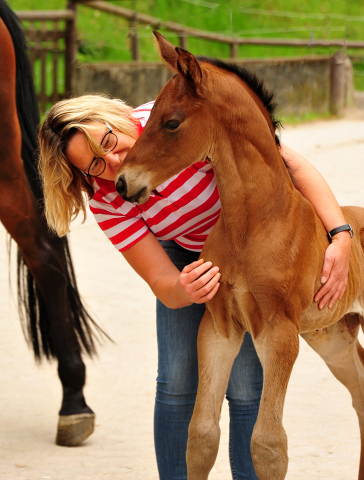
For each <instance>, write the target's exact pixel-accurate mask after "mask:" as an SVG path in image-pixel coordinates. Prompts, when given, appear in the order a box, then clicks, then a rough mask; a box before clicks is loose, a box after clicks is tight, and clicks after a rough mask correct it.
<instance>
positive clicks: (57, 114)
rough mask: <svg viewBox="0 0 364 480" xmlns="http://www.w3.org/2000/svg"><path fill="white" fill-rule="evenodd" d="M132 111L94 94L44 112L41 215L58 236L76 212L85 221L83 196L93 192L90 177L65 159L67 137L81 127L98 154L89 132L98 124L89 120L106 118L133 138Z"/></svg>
mask: <svg viewBox="0 0 364 480" xmlns="http://www.w3.org/2000/svg"><path fill="white" fill-rule="evenodd" d="M132 112H133V109H132V108H131V107H129V106H128V105H127V104H126V103H124V102H123V101H121V100H119V99H115V98H110V97H107V96H105V95H100V94H96V95H83V96H81V97H77V98H71V99H67V100H62V101H60V102H57V103H56V104H55V105H53V106H52V108H51V109H50V110H49V111H48V112H47V113H46V116H45V119H44V121H43V123H42V125H41V127H40V130H39V135H38V138H39V170H40V174H41V178H42V183H43V190H44V206H45V216H46V219H47V222H48V225H49V227H50V228H51V229H52V230H54V231H55V232H56V233H57V234H58V235H59V236H63V235H66V233H67V232H69V227H70V223H71V221H72V220H73V219H74V218H76V217H77V215H78V214H79V213H80V212H82V213H83V221H85V219H86V205H87V197H88V198H92V197H93V194H94V190H93V186H92V180H91V179H90V178H89V177H86V176H85V175H84V174H83V173H82V172H80V171H79V170H78V169H77V168H76V167H74V166H73V165H72V164H71V163H70V162H69V161H68V159H67V156H66V149H67V146H68V143H69V141H70V140H71V138H72V137H73V136H74V135H75V134H76V132H77V131H82V132H83V133H84V134H85V137H86V141H87V143H88V145H89V147H90V149H91V150H92V151H93V152H94V153H95V155H102V154H103V153H104V152H103V151H102V148H101V147H100V145H98V144H97V142H96V141H95V140H94V138H93V137H92V135H90V131H92V130H96V129H99V128H100V127H99V126H97V125H93V124H94V123H104V122H108V123H109V124H110V125H111V127H112V128H114V129H115V130H118V131H120V132H122V133H124V134H126V135H129V136H130V137H133V138H137V126H136V123H137V120H136V119H135V118H134V117H133V115H132Z"/></svg>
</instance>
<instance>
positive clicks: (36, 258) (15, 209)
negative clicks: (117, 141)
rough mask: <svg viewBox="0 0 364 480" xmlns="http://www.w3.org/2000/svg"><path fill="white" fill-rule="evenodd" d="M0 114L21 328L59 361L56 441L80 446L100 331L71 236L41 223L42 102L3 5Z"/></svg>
mask: <svg viewBox="0 0 364 480" xmlns="http://www.w3.org/2000/svg"><path fill="white" fill-rule="evenodd" d="M0 112H1V113H0V150H1V156H0V190H1V200H0V221H1V222H2V223H3V225H4V226H5V228H6V230H7V231H8V232H9V234H10V235H11V237H12V238H13V239H14V240H15V241H16V243H17V245H18V252H19V253H18V300H19V306H20V311H21V312H22V319H23V330H24V332H25V333H26V338H27V339H28V341H29V343H30V344H31V345H32V346H33V349H34V354H35V357H36V358H37V359H41V358H42V357H46V358H48V359H51V358H56V359H57V360H58V373H59V378H60V380H61V382H62V387H63V399H62V405H61V409H60V412H59V413H60V416H59V423H58V432H57V438H56V443H57V444H58V445H66V446H73V445H79V444H80V443H81V442H82V441H83V440H84V439H85V438H87V437H88V436H89V435H90V434H91V433H92V432H93V429H94V418H95V415H94V413H93V412H92V410H91V409H90V408H89V407H88V405H87V404H86V402H85V399H84V396H83V386H84V384H85V375H86V370H85V365H84V363H83V360H82V358H81V351H82V350H84V351H85V352H87V353H88V354H92V353H94V352H95V345H94V333H95V331H97V330H99V329H98V327H97V326H96V325H95V323H94V322H93V320H92V319H91V317H90V316H89V314H88V313H87V311H86V310H85V308H84V307H83V305H82V302H81V300H80V297H79V293H78V290H77V285H76V280H75V276H74V272H73V266H72V262H71V258H70V253H69V249H68V243H67V239H66V237H64V238H58V237H56V236H53V235H51V234H50V232H49V230H48V228H47V225H46V223H45V221H44V219H43V203H42V199H43V195H42V189H41V185H40V183H39V180H38V176H37V170H36V152H37V125H38V123H39V113H38V104H37V100H36V97H35V93H34V88H33V81H32V76H31V71H30V65H29V62H28V57H27V53H26V43H25V38H24V35H23V31H22V28H21V25H20V23H19V21H18V19H17V17H16V16H15V14H14V13H13V12H12V11H11V9H10V8H9V6H8V5H7V4H6V3H5V2H4V0H0ZM93 327H96V330H95V329H94V328H93ZM99 331H100V330H99Z"/></svg>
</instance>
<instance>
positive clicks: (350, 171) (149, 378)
mask: <svg viewBox="0 0 364 480" xmlns="http://www.w3.org/2000/svg"><path fill="white" fill-rule="evenodd" d="M282 139H283V141H285V142H286V143H287V144H288V145H290V146H292V147H293V148H295V149H296V150H298V151H299V152H301V153H302V154H303V155H305V156H306V158H307V159H309V160H310V161H311V162H312V163H314V164H315V165H316V167H317V168H318V169H319V171H320V172H321V173H322V174H323V175H324V177H325V178H326V180H327V181H328V183H329V184H330V186H331V188H332V189H333V191H334V193H335V194H336V196H337V198H338V200H339V203H340V204H341V205H349V204H352V205H361V206H364V117H363V114H358V113H356V112H352V114H351V115H350V116H348V117H346V118H345V119H341V120H330V121H320V122H314V123H309V124H304V125H300V126H297V127H286V128H285V129H284V130H283V131H282ZM0 237H1V238H0V264H1V265H2V269H1V271H0V288H1V298H0V324H1V336H0V365H1V370H0V406H1V409H0V478H1V479H3V480H5V479H6V480H16V479H28V480H38V479H57V480H69V479H72V480H101V479H102V480H109V479H110V480H157V479H158V474H157V469H156V462H155V456H154V449H153V404H154V392H155V378H156V368H157V352H156V334H155V320H154V308H155V307H154V304H155V301H154V297H153V294H152V293H151V292H150V291H149V289H148V287H147V285H146V284H144V283H143V281H142V280H140V279H139V278H138V276H137V275H136V274H135V273H134V272H133V271H132V270H131V268H130V267H129V266H128V265H127V264H126V262H125V261H124V260H123V258H122V256H121V255H120V254H119V253H118V252H117V251H116V250H114V248H113V247H112V245H111V244H110V243H109V241H108V240H107V239H106V238H105V237H104V235H103V233H102V232H101V231H99V229H98V227H97V225H96V224H95V222H94V220H93V218H92V217H91V216H89V218H88V220H87V222H86V224H84V225H80V221H79V220H77V221H75V222H74V224H73V225H72V232H71V234H70V243H71V248H72V254H73V259H74V263H75V269H76V273H77V279H78V283H79V287H80V290H81V292H82V295H83V298H84V300H85V302H86V304H87V305H88V306H89V308H90V310H91V311H92V312H93V314H94V315H95V317H96V318H97V319H98V321H99V322H100V324H101V325H102V326H103V327H104V328H105V329H106V331H107V332H108V333H109V335H110V336H111V337H112V338H113V339H114V341H115V343H114V344H112V343H104V344H103V345H102V346H100V348H99V357H98V358H97V359H95V360H88V359H86V363H87V386H86V389H85V394H86V398H87V401H88V404H89V405H90V406H91V408H93V409H94V411H95V412H96V415H97V417H96V429H95V433H94V434H93V435H92V436H91V437H90V438H89V439H88V440H87V441H86V442H85V443H84V444H83V445H82V446H81V447H77V448H65V447H58V446H56V445H55V443H54V439H55V434H56V424H57V412H58V409H59V407H60V400H61V387H60V383H59V380H58V377H57V375H56V365H55V364H50V365H49V364H42V365H40V366H38V365H36V364H35V362H34V361H33V358H32V353H31V352H30V351H29V350H28V348H27V346H26V344H25V341H24V339H23V336H22V332H21V327H20V323H19V320H18V316H17V312H16V308H15V306H14V304H15V296H16V295H15V294H16V290H15V283H14V280H15V270H14V261H13V263H12V265H11V268H10V272H11V280H12V281H11V284H12V292H10V289H9V269H8V260H7V250H6V235H5V232H4V229H3V228H2V227H1V226H0ZM13 251H14V252H15V248H14V249H13ZM284 426H285V428H286V431H287V434H288V442H289V457H290V464H289V471H288V475H287V478H288V479H291V480H293V479H294V480H303V479H305V480H306V479H310V480H311V479H315V480H321V479H330V480H353V479H355V478H357V468H358V458H359V431H358V425H357V420H356V415H355V412H354V410H353V409H352V407H351V400H350V397H349V394H348V393H347V391H346V390H345V388H344V387H343V386H342V385H340V384H339V383H338V382H337V381H336V380H335V379H334V378H333V376H332V375H331V373H330V372H329V371H328V369H327V368H326V366H325V364H324V363H323V362H322V360H321V359H320V358H319V357H318V356H317V355H316V354H315V353H314V352H312V351H311V350H310V349H309V347H308V346H307V345H306V344H305V343H304V342H301V351H300V355H299V358H298V360H297V362H296V364H295V367H294V371H293V374H292V378H291V382H290V385H289V390H288V394H287V400H286V404H285V415H284ZM221 427H222V439H221V446H220V451H219V455H218V459H217V462H216V465H215V466H214V468H213V471H212V473H211V475H210V479H211V480H226V479H229V478H231V475H230V470H229V462H228V447H227V444H228V415H227V408H226V404H225V405H224V408H223V414H222V419H221Z"/></svg>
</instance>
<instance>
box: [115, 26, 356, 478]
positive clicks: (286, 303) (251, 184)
mask: <svg viewBox="0 0 364 480" xmlns="http://www.w3.org/2000/svg"><path fill="white" fill-rule="evenodd" d="M156 37H157V40H158V44H159V48H160V51H161V54H162V57H163V58H164V59H165V60H166V61H167V62H168V63H169V65H170V66H171V67H172V68H173V69H174V71H175V72H176V75H175V76H174V77H173V78H172V79H171V80H170V81H169V82H168V83H167V84H166V86H165V87H164V89H163V90H162V92H161V93H160V95H159V96H158V98H157V100H156V102H155V105H154V108H153V111H152V113H151V116H150V118H149V120H148V123H147V125H146V127H145V129H144V130H143V133H142V134H141V136H140V138H139V139H138V140H137V142H136V143H135V146H134V147H133V149H132V150H131V151H130V153H129V154H128V156H127V158H126V160H125V161H124V163H123V165H122V166H121V169H120V172H119V175H118V176H117V178H116V186H117V189H118V191H119V193H120V194H121V196H122V197H123V198H124V199H126V200H129V201H136V202H138V203H143V202H145V201H146V200H147V199H148V197H149V195H150V193H151V191H152V190H153V189H155V188H156V187H157V186H158V185H160V184H161V183H163V182H165V181H166V180H167V179H168V178H170V177H172V176H173V175H175V174H177V173H178V172H180V171H181V170H183V169H184V168H186V167H188V166H189V165H191V164H193V163H194V162H196V161H200V160H202V159H208V160H209V161H210V162H211V163H212V165H213V167H214V172H215V175H216V182H217V186H218V190H219V194H220V199H221V215H220V218H219V220H218V222H217V224H216V225H215V227H214V228H213V230H212V231H211V233H210V235H209V236H208V238H207V241H206V243H205V245H204V248H203V250H202V254H201V256H202V257H203V258H204V259H206V260H210V261H212V263H213V264H214V265H218V266H219V267H220V271H221V273H222V276H221V280H220V283H221V285H220V289H219V291H218V293H217V294H216V296H215V297H214V298H213V299H212V300H211V301H210V302H208V303H207V304H206V313H205V315H204V317H203V319H202V322H201V325H200V330H199V335H198V361H199V387H198V393H197V399H196V404H195V409H194V413H193V417H192V421H191V424H190V428H189V440H188V447H187V466H188V479H189V480H205V479H207V478H208V474H209V472H210V470H211V468H212V466H213V464H214V462H215V459H216V454H217V450H218V445H219V438H220V429H219V418H220V411H221V405H222V401H223V397H224V394H225V392H226V387H227V383H228V379H229V375H230V370H231V367H232V364H233V361H234V358H235V356H236V355H237V353H238V352H239V349H240V346H241V344H242V342H243V337H244V333H245V332H246V331H248V332H250V334H251V335H252V338H253V340H254V344H255V347H256V350H257V352H258V355H259V358H260V361H261V363H262V366H263V370H264V386H263V393H262V399H261V403H260V409H259V415H258V419H257V422H256V425H255V428H254V431H253V435H252V441H251V452H252V457H253V461H254V467H255V470H256V473H257V476H258V478H259V479H260V480H282V479H283V478H284V477H285V475H286V472H287V465H288V456H287V439H286V434H285V431H284V428H283V425H282V414H283V405H284V399H285V394H286V389H287V385H288V381H289V378H290V374H291V371H292V367H293V365H294V362H295V360H296V357H297V355H298V349H299V339H298V335H299V334H301V335H302V337H303V338H304V339H305V340H306V341H307V342H308V343H309V345H310V346H311V347H312V348H313V349H314V350H315V351H316V352H317V353H318V354H319V355H320V356H321V357H322V358H323V359H324V361H325V362H326V364H327V365H328V367H329V369H330V370H331V371H332V373H333V374H334V375H335V377H336V378H337V379H338V380H339V381H340V382H342V383H343V384H344V385H345V386H346V387H347V388H348V390H349V392H350V394H351V396H352V400H353V406H354V408H355V410H356V413H357V415H358V419H359V426H360V432H361V442H362V450H361V459H360V467H359V479H360V480H364V463H363V455H364V449H363V440H364V368H363V361H364V351H363V348H362V347H361V345H360V344H359V342H358V340H357V334H358V330H359V327H360V324H361V323H362V322H363V317H362V313H363V305H364V293H363V289H364V253H363V243H364V210H363V209H360V208H356V207H346V208H343V213H344V215H345V217H346V219H347V222H348V223H350V224H351V226H352V228H353V230H354V232H355V235H354V238H353V239H352V249H351V260H350V271H349V281H348V285H347V288H346V291H345V294H344V296H343V298H342V300H341V301H337V302H336V303H335V304H334V306H333V307H332V308H331V309H328V308H327V307H325V308H324V309H323V310H319V309H318V306H317V304H316V303H315V302H313V298H314V296H315V293H316V292H317V291H318V290H319V288H320V274H321V268H322V262H323V258H324V253H325V249H326V247H327V246H328V238H327V234H326V232H325V230H324V227H323V225H322V223H321V221H320V220H319V218H318V217H317V215H316V213H315V211H314V209H313V208H312V206H311V205H310V204H309V202H307V201H306V200H305V199H304V198H303V197H302V196H301V195H300V194H299V193H298V191H297V190H296V189H295V188H294V187H293V184H292V181H291V179H290V176H289V174H288V172H287V169H286V166H285V164H284V161H283V159H282V157H281V155H280V149H279V144H278V141H277V138H276V135H275V130H276V122H275V121H274V118H273V117H272V95H270V94H268V93H267V91H266V90H265V88H264V86H263V84H262V82H261V81H259V80H258V79H257V78H256V77H255V76H253V75H251V74H250V73H249V72H247V71H246V70H245V69H240V68H238V67H237V66H235V65H231V64H226V63H223V62H221V61H218V60H209V59H202V60H201V61H198V60H197V59H196V58H195V57H194V56H193V55H192V54H190V53H189V52H187V51H185V50H182V49H180V48H175V47H174V46H173V45H171V44H170V43H169V42H168V41H167V40H166V39H165V38H164V37H163V36H161V35H160V34H158V33H156ZM298 414H299V413H298ZM338 441H340V439H338ZM307 461H308V462H309V459H307Z"/></svg>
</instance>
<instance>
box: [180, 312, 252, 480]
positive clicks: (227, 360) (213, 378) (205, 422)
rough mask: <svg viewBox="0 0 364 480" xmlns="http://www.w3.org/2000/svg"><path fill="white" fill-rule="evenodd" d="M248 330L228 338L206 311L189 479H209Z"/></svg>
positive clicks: (199, 344)
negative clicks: (225, 405) (234, 368)
mask: <svg viewBox="0 0 364 480" xmlns="http://www.w3.org/2000/svg"><path fill="white" fill-rule="evenodd" d="M243 338H244V332H243V331H242V330H240V331H239V332H237V331H234V332H233V334H232V335H230V336H229V337H228V338H227V336H226V335H223V334H221V333H219V332H218V331H217V330H216V328H215V325H214V323H213V321H212V317H211V314H210V312H209V311H208V310H207V311H206V313H205V314H204V316H203V318H202V321H201V325H200V328H199V332H198V340H197V347H198V369H199V384H198V391H197V397H196V403H195V408H194V410H193V415H192V419H191V422H190V426H189V430H188V443H187V472H188V474H187V477H188V480H205V479H207V478H208V475H209V472H210V470H211V468H212V467H213V465H214V463H215V460H216V455H217V452H218V448H219V440H220V427H219V420H220V412H221V406H222V402H223V400H224V395H225V392H226V389H227V385H228V381H229V376H230V372H231V368H232V365H233V363H234V359H235V357H236V355H237V354H238V353H239V350H240V347H241V345H242V343H243Z"/></svg>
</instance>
